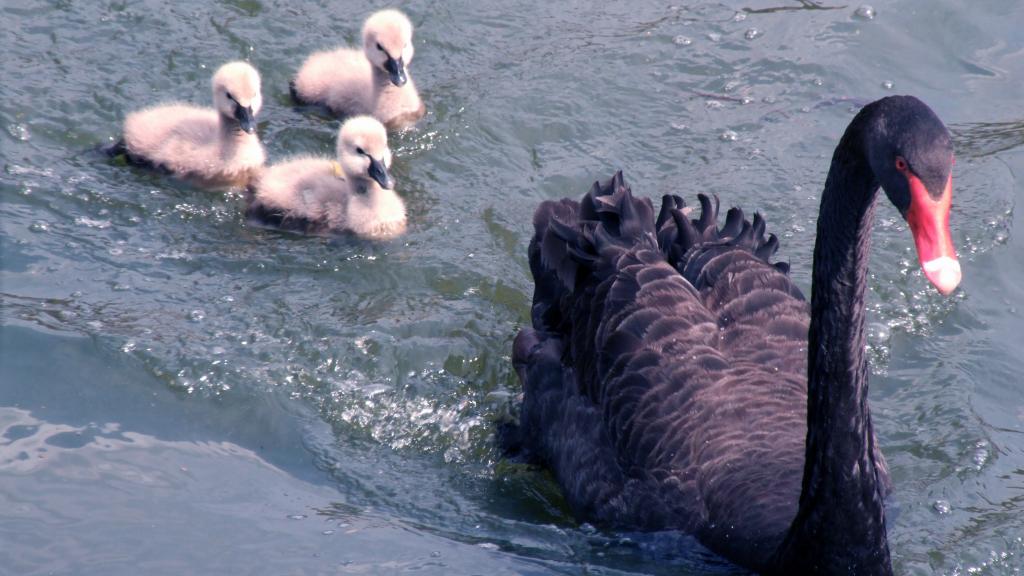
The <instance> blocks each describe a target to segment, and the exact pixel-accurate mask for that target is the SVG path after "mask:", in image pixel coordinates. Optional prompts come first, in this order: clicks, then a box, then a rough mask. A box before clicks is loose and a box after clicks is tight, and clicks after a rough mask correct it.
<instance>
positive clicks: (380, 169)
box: [369, 156, 395, 190]
mask: <svg viewBox="0 0 1024 576" xmlns="http://www.w3.org/2000/svg"><path fill="white" fill-rule="evenodd" d="M369 158H370V170H369V173H370V178H373V179H374V180H376V181H377V184H380V187H381V188H383V189H385V190H391V189H393V188H394V187H395V179H394V178H392V177H391V174H389V173H388V169H387V168H385V167H384V163H383V162H381V161H380V160H377V159H376V158H374V157H373V156H369Z"/></svg>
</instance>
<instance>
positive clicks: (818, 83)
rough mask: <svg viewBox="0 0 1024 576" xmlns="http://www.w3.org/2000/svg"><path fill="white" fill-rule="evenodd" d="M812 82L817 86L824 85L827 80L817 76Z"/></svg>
mask: <svg viewBox="0 0 1024 576" xmlns="http://www.w3.org/2000/svg"><path fill="white" fill-rule="evenodd" d="M811 84H814V85H815V86H824V85H825V81H824V80H822V79H821V78H815V79H814V80H812V81H811Z"/></svg>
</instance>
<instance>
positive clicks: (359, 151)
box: [356, 146, 366, 156]
mask: <svg viewBox="0 0 1024 576" xmlns="http://www.w3.org/2000/svg"><path fill="white" fill-rule="evenodd" d="M356 154H362V155H364V156H365V155H366V150H363V149H362V148H360V147H359V146H356Z"/></svg>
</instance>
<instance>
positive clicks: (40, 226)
mask: <svg viewBox="0 0 1024 576" xmlns="http://www.w3.org/2000/svg"><path fill="white" fill-rule="evenodd" d="M28 229H29V230H30V231H32V232H47V231H49V230H50V225H49V224H47V223H46V222H43V221H42V220H37V221H35V222H33V223H31V224H29V225H28Z"/></svg>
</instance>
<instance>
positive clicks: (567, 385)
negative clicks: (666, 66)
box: [500, 97, 951, 574]
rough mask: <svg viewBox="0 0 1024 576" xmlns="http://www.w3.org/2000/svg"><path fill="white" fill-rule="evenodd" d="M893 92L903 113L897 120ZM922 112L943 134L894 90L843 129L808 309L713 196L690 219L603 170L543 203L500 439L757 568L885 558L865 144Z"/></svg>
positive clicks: (629, 512) (658, 525)
mask: <svg viewBox="0 0 1024 576" xmlns="http://www.w3.org/2000/svg"><path fill="white" fill-rule="evenodd" d="M908 108H909V109H910V110H911V112H913V114H910V115H909V117H916V119H913V120H912V121H908V122H907V123H905V125H902V126H894V125H893V119H894V118H905V117H908V114H907V109H908ZM897 112H898V113H899V114H897ZM921 123H923V124H924V125H925V129H926V130H925V132H928V133H929V134H935V133H941V130H938V129H937V128H936V126H935V124H936V123H937V125H938V126H939V127H941V128H942V130H944V127H942V124H941V122H940V121H939V120H938V118H937V117H935V116H934V114H933V113H932V112H931V110H930V109H928V108H927V106H925V105H924V104H922V103H920V102H919V101H917V100H916V99H913V98H909V97H894V98H887V99H884V100H881V101H879V102H876V103H873V104H871V105H869V106H867V107H866V108H865V109H864V110H863V111H862V112H861V113H860V114H858V116H857V117H856V118H855V119H854V121H853V122H852V123H851V125H850V128H848V130H847V133H846V135H844V137H843V140H842V141H841V142H840V144H839V146H838V147H837V149H836V153H835V157H834V158H833V164H832V168H831V170H830V175H829V178H828V182H827V183H826V190H825V193H824V195H823V201H822V208H821V215H820V217H819V224H818V239H817V245H816V248H815V263H814V283H813V298H812V300H813V306H812V305H809V304H808V302H807V301H806V300H805V299H804V296H803V294H802V293H801V292H800V290H799V289H798V288H797V287H796V286H795V285H793V283H792V282H791V280H790V278H789V277H788V271H789V266H788V265H787V264H784V263H772V262H771V261H770V258H771V257H772V256H773V255H774V253H775V251H776V250H777V249H778V239H777V238H776V237H775V236H774V235H768V236H765V232H766V223H765V221H764V219H763V218H762V217H761V216H760V215H759V214H755V215H754V217H753V218H752V219H748V218H747V217H746V216H745V215H744V213H743V212H742V211H741V210H739V209H738V208H733V209H731V210H729V211H728V213H727V214H726V216H725V221H724V223H723V224H722V225H721V227H719V226H718V220H719V217H718V212H719V203H718V199H717V198H709V197H707V196H704V195H701V196H699V197H698V199H699V203H700V214H699V217H697V218H693V219H691V218H689V217H688V215H687V209H686V207H685V204H684V202H683V200H682V199H681V198H679V197H677V196H673V195H668V196H665V197H663V198H662V204H661V207H660V210H659V211H658V212H657V217H655V210H654V208H653V205H652V204H651V202H650V201H649V200H647V199H644V198H635V197H634V196H633V195H632V193H631V191H630V189H629V187H628V186H627V185H626V184H625V182H624V181H623V178H622V174H621V173H616V174H615V176H614V177H613V178H612V179H611V180H610V181H608V182H606V183H604V184H597V183H595V185H594V186H593V188H592V189H591V190H590V192H588V193H587V194H586V195H585V196H584V197H583V198H582V200H580V201H579V202H575V201H572V200H568V199H565V200H560V201H549V202H544V203H542V204H541V205H540V207H539V208H538V209H537V211H536V213H535V215H534V232H535V233H534V237H533V239H532V241H531V243H530V247H529V259H530V267H531V271H532V273H533V277H534V281H535V291H534V299H533V307H532V328H527V329H524V330H522V331H521V332H520V333H519V335H518V336H517V338H516V340H515V343H514V349H513V363H514V366H515V369H516V372H517V374H518V376H519V379H520V381H521V382H522V384H523V388H524V390H523V392H524V394H523V404H522V409H521V417H520V422H519V425H518V427H515V426H511V427H505V428H504V429H503V430H502V433H501V435H500V439H501V441H502V443H503V444H504V447H505V449H506V450H507V451H508V453H510V454H515V455H518V456H520V457H521V458H523V459H525V460H527V461H530V462H533V463H536V464H540V465H543V466H546V467H548V468H550V469H551V471H552V472H553V473H554V475H555V477H556V478H557V480H558V482H559V483H560V484H561V486H562V488H563V490H564V493H565V496H566V499H567V500H568V503H569V504H570V506H571V507H572V509H573V511H574V513H575V514H576V515H577V516H578V517H580V518H581V519H585V520H587V521H590V522H594V523H597V524H600V525H603V526H606V527H612V528H620V529H640V530H663V529H678V530H682V531H685V532H688V533H692V534H694V535H696V536H697V537H698V538H699V539H700V540H701V541H702V542H703V543H704V544H705V545H706V546H708V547H709V548H711V549H712V550H714V551H716V552H718V553H719V554H721V555H723V556H724V557H726V558H729V559H731V560H733V561H734V562H736V563H738V564H740V565H743V566H746V567H748V568H751V569H754V570H758V571H762V572H769V573H780V574H782V573H785V574H801V573H820V574H847V573H849V574H888V573H891V567H890V562H889V552H888V545H887V542H886V539H885V516H884V507H883V499H884V497H885V495H886V494H887V493H888V491H889V489H890V484H889V479H888V472H887V467H886V464H885V461H884V459H883V458H882V455H881V453H880V452H879V451H878V449H877V447H876V442H875V439H874V432H873V429H872V426H871V419H870V412H869V410H868V407H867V402H866V397H867V368H866V361H865V359H864V356H863V348H864V334H863V332H864V331H863V320H864V304H863V296H864V289H865V288H864V286H865V278H866V266H867V248H868V238H869V236H870V223H871V221H872V214H873V208H874V203H875V197H876V195H877V190H878V186H879V183H880V182H881V183H882V184H885V185H886V189H887V190H888V189H889V188H890V186H893V184H892V183H891V182H890V175H889V174H886V173H880V172H883V171H881V170H877V169H874V170H873V169H872V168H871V167H870V166H869V162H868V157H869V156H871V155H872V154H874V153H875V150H874V149H875V148H877V147H879V146H880V145H879V144H878V143H877V141H878V140H884V139H885V138H887V137H888V132H898V131H899V129H903V130H908V131H914V130H918V129H920V128H919V124H921ZM925 144H927V142H925ZM939 144H940V145H941V144H942V143H941V142H940V143H939ZM923 145H924V144H922V146H923ZM926 152H927V150H926ZM900 153H901V154H904V155H907V157H908V158H910V157H915V158H917V157H918V156H921V155H924V156H927V154H915V151H914V150H908V149H906V148H902V149H901V150H900ZM932 156H935V157H937V156H936V155H934V154H932ZM947 161H950V162H951V155H949V156H948V157H947ZM946 173H947V174H948V171H947V172H946ZM812 310H813V314H812ZM812 317H813V320H812ZM809 358H810V361H811V366H812V369H811V371H810V372H809V371H808V361H809ZM809 389H810V402H809V394H808V390H809ZM805 464H806V465H805Z"/></svg>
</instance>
